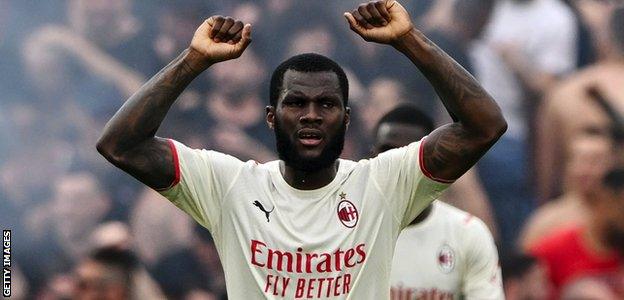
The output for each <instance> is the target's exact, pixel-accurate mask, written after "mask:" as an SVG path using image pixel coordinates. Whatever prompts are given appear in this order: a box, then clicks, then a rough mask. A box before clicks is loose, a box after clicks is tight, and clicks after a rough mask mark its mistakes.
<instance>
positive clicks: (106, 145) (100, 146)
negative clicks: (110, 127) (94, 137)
mask: <svg viewBox="0 0 624 300" xmlns="http://www.w3.org/2000/svg"><path fill="white" fill-rule="evenodd" d="M95 149H97V152H98V153H100V155H102V156H103V157H104V158H106V160H108V161H109V162H111V163H113V164H116V163H118V162H120V161H121V157H120V156H119V155H116V154H115V150H114V147H113V146H112V143H111V142H110V141H107V140H106V139H105V138H104V136H101V137H100V138H99V139H98V141H97V143H96V144H95Z"/></svg>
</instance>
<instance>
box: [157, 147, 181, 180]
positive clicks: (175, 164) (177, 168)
mask: <svg viewBox="0 0 624 300" xmlns="http://www.w3.org/2000/svg"><path fill="white" fill-rule="evenodd" d="M167 143H168V144H169V148H170V149H171V155H173V169H174V172H175V177H174V178H173V182H171V184H170V185H169V186H168V187H166V188H164V189H158V190H157V191H160V192H162V191H166V190H168V189H171V188H172V187H174V186H176V185H177V184H178V183H179V182H180V160H179V158H178V151H177V150H176V147H175V144H174V143H173V140H171V139H167Z"/></svg>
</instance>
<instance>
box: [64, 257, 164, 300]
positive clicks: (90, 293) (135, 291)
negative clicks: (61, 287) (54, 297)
mask: <svg viewBox="0 0 624 300" xmlns="http://www.w3.org/2000/svg"><path fill="white" fill-rule="evenodd" d="M75 276H76V287H75V291H74V297H73V299H80V300H83V299H84V300H88V299H105V300H113V299H114V300H123V299H164V297H163V296H162V294H161V293H160V291H159V288H158V287H157V286H155V285H154V284H153V282H151V281H150V279H149V278H146V276H147V273H145V271H144V270H142V267H141V266H140V262H139V261H138V260H137V258H136V257H135V256H134V254H133V253H132V252H130V251H128V250H118V249H114V248H102V249H98V250H96V251H95V252H94V253H93V254H92V255H90V256H89V258H88V259H85V260H84V261H82V262H81V263H80V264H79V265H78V267H76V270H75Z"/></svg>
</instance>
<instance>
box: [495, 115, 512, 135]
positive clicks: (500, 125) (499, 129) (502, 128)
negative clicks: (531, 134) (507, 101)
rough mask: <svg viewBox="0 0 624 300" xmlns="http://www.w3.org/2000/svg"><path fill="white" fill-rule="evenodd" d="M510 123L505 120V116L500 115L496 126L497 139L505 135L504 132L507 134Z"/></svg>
mask: <svg viewBox="0 0 624 300" xmlns="http://www.w3.org/2000/svg"><path fill="white" fill-rule="evenodd" d="M508 126H509V125H508V124H507V121H506V120H505V118H504V117H503V115H502V114H501V115H500V118H499V119H498V122H497V124H496V126H495V128H496V130H495V136H496V140H498V139H499V138H500V137H501V136H503V134H505V132H507V128H508Z"/></svg>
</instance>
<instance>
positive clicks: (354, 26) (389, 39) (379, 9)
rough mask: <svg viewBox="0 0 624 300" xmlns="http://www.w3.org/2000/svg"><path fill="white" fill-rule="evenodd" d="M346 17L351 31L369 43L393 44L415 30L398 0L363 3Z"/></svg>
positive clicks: (346, 14) (346, 13)
mask: <svg viewBox="0 0 624 300" xmlns="http://www.w3.org/2000/svg"><path fill="white" fill-rule="evenodd" d="M344 16H345V18H347V21H348V22H349V25H350V26H351V30H353V31H355V32H356V33H357V34H359V35H360V36H361V37H362V38H363V39H364V40H365V41H368V42H376V43H381V44H392V43H394V42H396V41H397V40H398V39H399V38H401V37H402V36H404V35H406V34H407V33H409V32H410V31H411V30H412V29H414V25H413V24H412V21H411V19H410V16H409V14H408V13H407V11H406V10H405V8H403V6H402V5H401V4H399V2H397V1H396V0H380V1H371V2H368V3H363V4H360V5H359V6H358V8H357V9H355V10H353V11H352V12H345V13H344Z"/></svg>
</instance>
